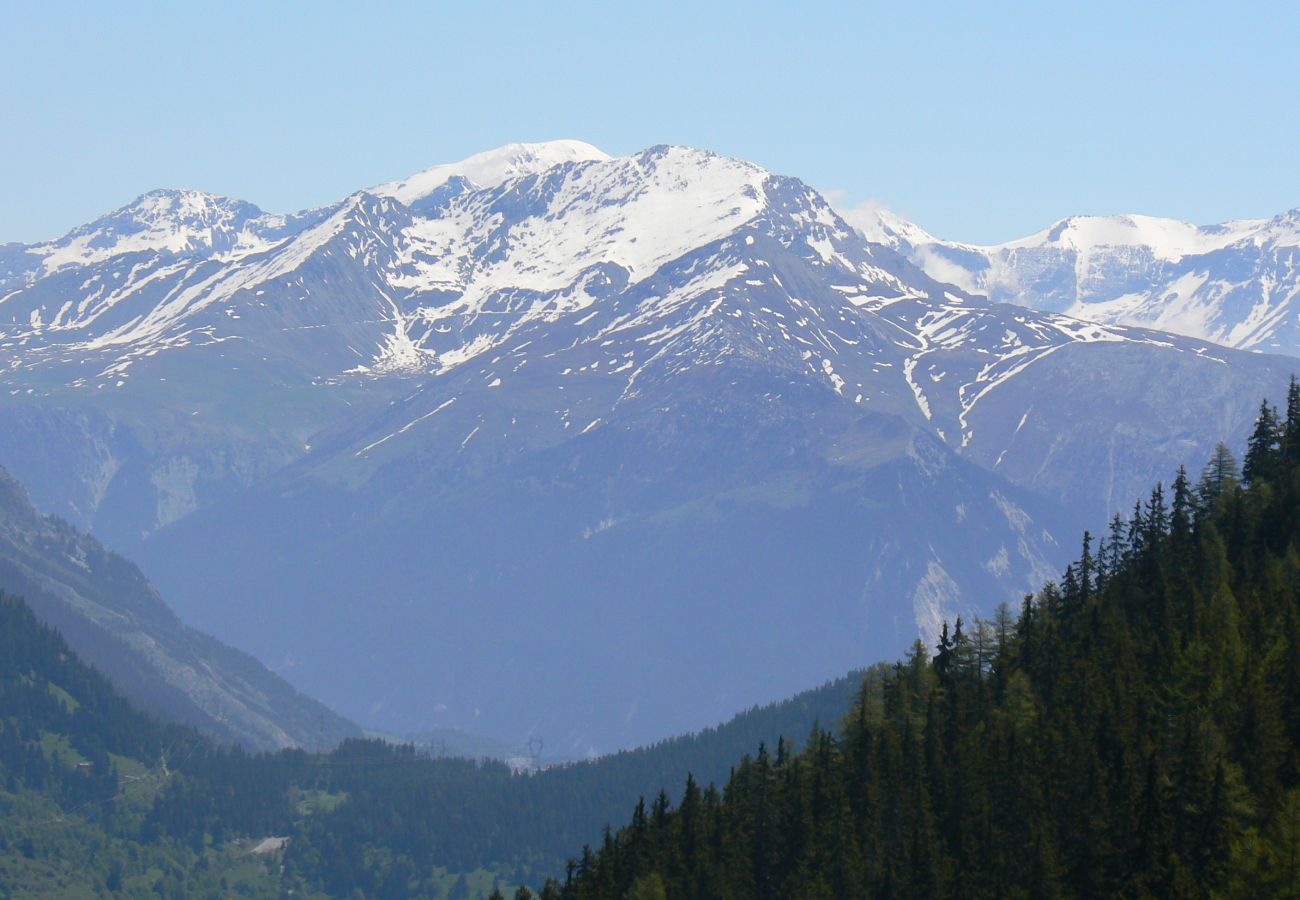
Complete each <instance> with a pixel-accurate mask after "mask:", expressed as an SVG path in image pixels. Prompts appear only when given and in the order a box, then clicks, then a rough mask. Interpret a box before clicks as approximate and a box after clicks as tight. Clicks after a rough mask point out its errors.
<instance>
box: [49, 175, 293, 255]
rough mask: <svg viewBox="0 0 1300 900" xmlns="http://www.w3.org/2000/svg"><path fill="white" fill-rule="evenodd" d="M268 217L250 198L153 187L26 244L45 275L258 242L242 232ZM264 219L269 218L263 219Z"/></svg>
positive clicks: (217, 249)
mask: <svg viewBox="0 0 1300 900" xmlns="http://www.w3.org/2000/svg"><path fill="white" fill-rule="evenodd" d="M271 218H277V217H267V216H266V214H265V213H263V212H262V210H260V209H258V208H257V207H256V206H254V205H253V204H251V203H246V202H244V201H242V200H235V199H232V198H230V197H222V196H219V195H216V194H209V193H206V192H204V191H194V190H155V191H150V192H149V193H147V194H142V195H141V196H139V197H137V198H136V199H135V200H133V201H131V202H130V203H128V204H126V205H125V206H122V207H119V208H118V209H115V210H113V211H112V212H110V213H108V214H107V215H105V216H102V217H100V218H98V219H96V220H95V221H93V222H90V223H89V224H87V225H83V226H81V227H79V228H75V229H73V230H72V231H70V232H68V233H67V234H66V235H64V236H63V237H61V238H57V239H55V240H52V241H48V242H46V243H44V244H38V245H36V246H34V247H32V248H30V252H31V254H33V255H34V256H35V257H37V258H39V259H40V265H41V268H42V270H43V273H44V274H50V273H53V272H56V271H58V270H60V269H63V268H66V267H68V266H87V265H90V264H92V263H96V262H101V261H103V260H106V259H110V258H112V257H115V256H121V255H123V254H128V253H139V252H165V253H186V252H204V251H216V252H220V251H230V250H233V249H235V248H236V247H237V246H239V245H241V244H243V245H245V249H250V250H251V249H252V248H253V245H254V244H260V243H261V242H260V241H257V240H256V239H255V237H254V236H253V235H252V234H244V232H246V231H247V230H248V226H249V225H250V223H253V222H255V221H257V220H262V219H271ZM268 224H269V223H268Z"/></svg>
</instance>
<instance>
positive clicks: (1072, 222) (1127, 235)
mask: <svg viewBox="0 0 1300 900" xmlns="http://www.w3.org/2000/svg"><path fill="white" fill-rule="evenodd" d="M1264 224H1266V222H1265V220H1253V219H1247V220H1242V221H1237V222H1227V223H1224V224H1222V225H1209V226H1200V225H1193V224H1191V223H1190V222H1183V221H1181V220H1179V219H1169V218H1161V217H1158V216H1143V215H1135V214H1130V215H1119V216H1070V217H1069V218H1066V219H1062V220H1061V221H1059V222H1057V223H1056V224H1054V225H1052V226H1051V227H1050V228H1046V229H1044V230H1042V231H1040V232H1037V233H1036V234H1032V235H1030V236H1029V237H1026V238H1021V239H1019V240H1014V241H1008V242H1007V243H1005V244H999V245H997V246H996V247H989V248H986V249H988V250H993V251H996V250H999V249H1008V250H1014V249H1021V248H1030V247H1058V248H1061V249H1064V250H1075V251H1079V252H1085V253H1087V252H1092V251H1094V250H1098V249H1101V248H1110V247H1141V248H1146V249H1147V250H1149V251H1150V252H1151V255H1152V256H1153V257H1155V258H1156V259H1164V260H1177V259H1182V258H1183V257H1184V256H1191V255H1194V254H1201V253H1209V252H1211V251H1214V250H1219V249H1222V248H1224V247H1227V246H1229V245H1231V244H1235V243H1236V242H1237V241H1240V240H1242V239H1244V238H1246V237H1248V236H1250V235H1251V234H1252V233H1254V232H1256V231H1258V230H1259V229H1260V227H1261V226H1263V225H1264Z"/></svg>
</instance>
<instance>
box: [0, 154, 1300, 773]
mask: <svg viewBox="0 0 1300 900" xmlns="http://www.w3.org/2000/svg"><path fill="white" fill-rule="evenodd" d="M430 173H431V174H429V173H426V175H425V176H417V177H415V178H413V179H408V182H409V185H408V187H409V191H408V190H407V189H406V188H400V186H391V185H390V186H385V187H382V188H376V189H374V190H373V191H370V192H365V191H363V192H359V193H357V194H354V195H352V196H351V197H348V198H346V199H344V200H342V201H340V202H339V203H337V204H332V205H330V206H328V207H325V208H322V209H320V210H315V211H308V212H305V213H300V214H298V215H296V216H288V217H269V218H268V217H265V216H264V215H263V216H261V217H259V216H257V215H253V213H252V212H249V213H248V215H249V216H252V218H248V219H247V220H241V221H243V224H241V225H239V226H238V229H237V230H238V233H239V234H241V235H243V234H245V233H247V234H254V235H262V236H264V237H265V240H266V243H265V244H264V245H258V246H259V247H260V249H257V250H255V251H253V252H250V253H246V254H242V253H241V254H235V253H232V252H230V251H228V250H224V249H223V250H212V249H211V247H213V246H215V245H216V244H221V246H222V247H227V246H228V245H230V243H231V241H230V240H227V239H225V238H223V239H222V241H217V240H216V239H215V238H207V237H204V238H202V239H200V237H199V236H195V237H192V238H191V239H189V240H187V241H185V242H179V241H172V242H171V243H168V244H167V245H166V246H164V247H160V248H157V249H154V250H149V251H146V250H138V251H137V250H133V251H132V252H130V253H123V254H119V255H116V256H111V257H108V258H105V259H102V260H98V259H97V260H94V261H88V262H87V263H86V264H85V265H82V266H79V267H78V266H69V267H67V268H64V269H59V270H57V271H55V272H52V273H48V274H43V272H42V271H37V270H36V269H24V270H23V272H25V273H26V274H22V275H21V276H14V277H16V278H19V283H18V284H17V286H16V287H14V288H13V289H12V290H11V291H10V293H8V294H7V295H5V296H4V298H3V299H0V322H2V323H4V324H3V325H0V331H2V332H3V335H2V336H0V363H3V365H0V386H2V387H3V390H4V394H3V396H0V425H3V426H4V427H3V428H0V459H2V460H4V461H5V462H6V463H7V464H8V465H9V466H10V467H11V468H12V469H13V471H15V472H16V473H18V474H19V475H20V477H22V478H23V479H24V481H25V482H26V483H27V484H28V485H29V488H30V490H32V492H33V496H34V497H36V498H37V501H38V503H39V505H41V506H42V507H43V508H47V509H51V510H55V511H57V512H59V513H60V514H62V515H65V516H68V517H69V518H72V519H73V520H74V521H75V522H76V523H78V524H81V525H85V526H88V525H93V526H94V528H95V530H96V533H99V534H101V535H104V536H105V538H106V539H107V540H108V541H109V542H110V543H111V544H112V545H113V546H115V547H119V548H122V549H125V550H127V551H129V552H130V554H131V555H132V556H133V557H134V558H137V559H140V560H142V561H143V562H144V563H145V564H146V565H147V566H148V568H149V570H150V572H151V573H153V574H154V577H155V578H157V579H158V581H159V583H160V584H161V585H162V586H163V588H164V589H165V591H166V593H167V596H168V597H169V598H171V600H172V602H174V603H176V604H177V608H178V609H179V610H180V612H181V613H182V615H184V616H185V617H186V618H187V619H188V620H190V621H192V622H194V623H195V624H197V625H199V626H201V627H203V628H205V629H207V630H210V631H212V632H213V633H215V634H217V635H219V636H220V637H222V638H223V639H226V640H229V641H230V642H232V643H236V644H238V645H240V646H243V647H246V648H248V649H249V650H251V651H252V652H254V653H255V654H256V655H257V656H258V657H259V658H261V659H263V660H267V661H269V662H271V663H273V664H274V665H275V666H276V668H277V670H279V671H282V672H284V673H285V674H286V676H287V677H290V678H293V679H294V680H295V684H297V685H299V686H300V687H303V688H305V689H308V690H310V691H311V692H312V693H313V694H316V695H318V696H322V697H326V698H327V699H329V701H330V702H331V703H334V704H335V705H336V706H337V707H338V708H339V709H341V710H344V711H345V712H346V713H347V714H348V715H350V716H352V717H354V718H357V719H360V720H364V721H366V722H367V723H368V724H372V725H375V726H378V727H381V728H383V729H385V730H389V731H397V732H416V731H421V730H426V729H430V728H444V727H455V728H462V729H468V730H478V731H480V732H486V733H495V734H496V735H497V736H499V737H501V738H504V739H506V740H509V741H510V742H511V743H520V742H522V741H524V740H526V739H527V736H528V735H529V734H530V733H539V732H542V733H545V735H546V737H547V740H548V744H549V745H550V746H554V747H556V748H557V749H559V748H563V752H565V753H566V754H569V753H571V754H574V755H582V754H584V753H586V752H588V751H589V750H592V749H608V748H611V747H618V746H629V745H632V744H636V743H640V742H644V741H646V740H651V739H654V738H656V737H658V736H660V735H662V734H665V733H671V732H675V731H682V730H686V729H690V728H693V727H699V726H701V725H703V724H705V723H708V722H711V721H717V720H719V719H721V718H723V717H724V716H725V715H726V714H728V713H729V712H732V711H734V710H736V709H738V708H742V707H744V706H747V705H749V704H751V703H753V702H757V701H759V700H761V699H764V698H765V697H770V696H776V695H780V694H784V693H788V692H789V691H790V690H793V689H796V688H797V687H798V686H800V685H802V684H809V683H815V682H817V681H820V680H823V679H825V678H828V677H831V676H833V675H834V674H835V673H837V672H842V671H845V670H847V669H849V668H852V667H853V666H855V665H860V664H861V663H862V662H863V661H864V660H866V659H871V658H875V657H881V656H889V655H892V654H894V653H895V652H896V651H897V648H898V647H899V646H901V645H903V644H905V643H906V641H907V640H908V639H910V636H911V635H913V634H915V633H917V632H918V631H920V632H922V633H925V634H933V633H934V632H935V630H936V629H937V628H938V625H939V622H940V621H941V620H942V619H943V618H944V617H952V616H953V615H956V614H957V613H959V612H965V613H967V614H969V613H970V612H973V611H975V610H977V609H982V608H985V607H986V605H987V604H988V603H989V602H991V600H992V598H996V597H1002V596H1006V595H1008V594H1019V593H1021V592H1023V591H1026V590H1029V589H1031V588H1032V587H1033V586H1034V585H1035V584H1037V583H1038V582H1039V581H1041V579H1042V577H1043V575H1044V574H1045V573H1046V572H1048V571H1052V570H1054V568H1055V567H1056V566H1057V565H1059V563H1060V562H1061V561H1062V559H1063V554H1064V551H1063V550H1062V549H1061V547H1060V546H1059V545H1058V542H1057V539H1056V538H1055V537H1054V536H1053V535H1057V534H1060V533H1068V532H1069V531H1070V530H1072V529H1073V528H1074V526H1075V524H1076V523H1079V522H1080V521H1081V518H1080V517H1083V516H1088V517H1090V518H1091V517H1092V516H1094V515H1104V514H1107V513H1109V512H1111V511H1113V510H1114V509H1116V508H1127V507H1128V505H1129V504H1130V503H1131V501H1132V499H1133V497H1134V495H1135V494H1136V493H1137V492H1138V491H1140V490H1141V489H1142V488H1143V486H1144V485H1145V484H1147V483H1148V482H1149V480H1150V478H1151V477H1153V473H1156V472H1163V471H1167V470H1168V468H1169V467H1171V466H1176V465H1177V464H1178V463H1180V462H1185V461H1188V460H1189V459H1195V458H1198V457H1200V456H1203V455H1204V454H1206V453H1208V452H1209V450H1210V448H1211V445H1212V443H1213V441H1215V440H1217V438H1218V436H1219V435H1220V434H1229V435H1233V436H1237V435H1241V434H1243V433H1244V431H1245V430H1246V429H1247V428H1248V427H1249V424H1250V420H1251V416H1252V415H1253V412H1254V409H1255V406H1256V404H1257V402H1258V397H1259V396H1261V395H1263V394H1264V393H1266V392H1267V391H1269V390H1270V389H1272V388H1273V387H1274V386H1275V385H1277V384H1280V383H1282V381H1283V380H1284V379H1285V375H1286V365H1287V364H1286V363H1285V362H1283V361H1280V360H1278V359H1275V358H1269V357H1263V356H1260V355H1256V354H1247V353H1240V352H1235V353H1234V352H1232V351H1226V350H1223V349H1222V348H1217V347H1214V346H1212V345H1207V344H1206V343H1205V342H1202V341H1195V340H1187V339H1182V338H1177V337H1173V336H1170V335H1164V334H1159V333H1154V332H1150V331H1144V330H1141V329H1128V328H1120V327H1101V326H1096V325H1091V324H1088V323H1084V322H1080V321H1078V320H1074V319H1070V318H1068V317H1064V316H1060V315H1057V314H1047V313H1035V312H1032V311H1028V310H1025V309H1022V308H1018V307H1013V306H1005V305H999V304H990V303H988V302H986V301H984V300H982V299H980V298H978V297H975V296H972V295H970V294H967V293H965V292H963V291H961V290H960V289H958V288H954V287H953V286H951V285H948V284H944V283H941V282H940V281H937V280H935V279H934V278H931V277H929V276H928V275H926V274H925V273H924V272H923V271H921V270H920V269H919V268H918V267H917V266H916V265H914V264H913V263H912V262H910V261H909V260H908V259H906V258H905V257H904V256H903V255H901V254H900V253H898V252H897V251H896V250H894V249H891V248H890V247H888V246H884V245H881V244H878V243H871V242H868V241H866V240H864V239H863V238H862V237H861V236H860V235H859V234H857V233H856V232H855V231H854V230H853V229H852V228H851V227H850V226H849V225H848V224H847V223H845V222H844V221H843V219H841V218H840V217H839V216H838V215H837V214H836V213H835V212H834V211H833V210H832V209H831V208H830V206H829V205H828V204H827V203H826V201H825V200H824V198H822V197H821V196H820V195H818V194H817V193H816V192H815V191H813V190H811V189H810V188H808V187H807V186H806V185H804V184H803V183H802V182H799V181H798V180H797V179H793V178H788V177H783V176H779V175H774V174H772V173H769V172H766V171H765V170H763V169H761V168H760V167H758V166H755V165H753V164H751V163H747V162H744V161H742V160H735V159H727V158H723V157H719V156H717V155H715V154H711V153H707V152H704V151H698V150H691V149H689V148H681V147H654V148H650V149H649V150H646V151H644V152H642V153H638V154H634V155H631V156H627V157H621V158H613V159H610V158H606V157H604V155H603V154H600V153H599V152H598V151H594V150H592V149H591V148H585V146H579V145H575V144H572V143H569V142H565V143H561V144H559V145H555V146H551V145H541V146H533V147H524V148H518V147H514V148H503V150H501V151H498V152H494V153H489V154H486V155H484V156H482V157H479V158H475V159H472V160H469V161H466V162H465V163H463V164H457V165H452V166H444V167H435V169H433V170H430ZM403 197H404V198H406V199H407V200H409V201H410V202H409V203H407V202H404V200H403V199H402V198H403ZM219 205H221V206H222V208H227V207H230V208H235V207H238V204H234V202H233V201H231V202H229V203H223V204H219ZM238 208H241V209H242V207H238ZM186 221H188V220H184V221H182V220H180V219H178V224H177V225H176V226H175V227H176V229H182V230H183V229H184V228H186V227H190V226H188V225H186V224H185V222H186ZM223 221H224V220H223ZM258 223H261V224H258ZM205 227H206V226H205ZM230 228H231V229H236V226H235V225H231V226H230ZM101 230H102V229H101ZM156 231H167V229H163V228H162V227H161V226H158V227H156V228H155V227H153V226H151V229H150V232H149V233H150V234H153V233H154V232H156ZM167 233H169V234H170V233H171V232H170V231H168V232H167ZM204 234H207V232H204ZM69 240H71V239H65V240H64V241H62V242H57V241H56V242H54V244H56V245H59V246H63V245H64V244H67V243H68V242H69ZM235 245H237V246H252V245H253V240H252V238H248V239H244V238H242V237H241V238H240V239H239V241H236V242H235ZM133 246H134V245H133ZM22 254H25V257H24V258H32V259H35V258H40V259H44V258H47V257H48V255H49V254H45V255H44V256H42V254H41V251H40V248H39V247H38V248H27V249H26V250H23V251H22ZM22 254H19V255H22ZM15 271H17V269H15ZM1179 383H1181V384H1187V385H1195V386H1196V388H1197V390H1196V391H1195V392H1186V393H1184V394H1180V395H1177V396H1175V397H1173V400H1174V402H1172V403H1170V402H1168V401H1169V399H1170V396H1171V394H1173V389H1172V388H1171V387H1170V386H1171V385H1173V384H1179ZM1079 386H1086V393H1084V394H1082V395H1077V394H1076V390H1077V388H1078V387H1079ZM1066 410H1073V411H1074V415H1075V416H1076V417H1077V421H1074V422H1071V423H1069V427H1066V428H1063V427H1062V423H1061V421H1060V420H1061V417H1062V416H1064V415H1065V413H1066ZM1120 449H1122V450H1123V452H1122V453H1120V452H1117V451H1118V450H1120ZM1098 460H1107V461H1108V467H1107V468H1105V469H1104V470H1102V471H1105V473H1106V474H1105V477H1104V478H1097V477H1095V476H1094V475H1092V474H1090V473H1092V472H1094V471H1097V470H1096V469H1094V468H1090V467H1091V466H1093V464H1094V463H1095V462H1096V461H1098ZM1063 529H1064V532H1063ZM834 621H852V622H854V623H855V625H854V627H853V629H850V630H843V629H839V630H837V631H836V632H835V633H834V634H832V635H831V636H830V637H829V638H827V641H828V643H827V646H826V648H825V652H823V653H821V654H810V653H807V652H806V650H804V649H802V648H805V647H807V646H810V645H811V643H812V642H813V641H815V640H816V639H819V638H823V637H825V636H826V630H827V623H829V622H834ZM738 622H741V623H744V625H743V627H740V628H737V627H735V626H736V623H738ZM683 636H684V637H683ZM672 645H681V646H687V645H689V646H690V647H691V648H692V649H691V650H690V651H689V652H688V651H685V650H684V651H683V654H682V656H681V657H680V658H675V659H664V658H662V656H661V655H658V654H657V653H656V652H655V651H656V648H658V647H660V646H672ZM575 648H577V650H580V652H575ZM710 649H713V650H715V651H716V652H717V653H718V654H720V655H721V656H722V657H723V658H724V659H725V664H723V665H721V666H711V665H707V664H706V663H705V659H706V658H707V657H708V651H709V650H710ZM771 659H781V660H783V661H784V662H783V664H782V665H781V666H773V665H771V664H770V662H769V660H771ZM380 661H383V662H385V663H391V664H392V665H394V666H396V667H397V669H398V671H399V673H400V677H398V678H392V677H388V676H387V675H384V674H381V673H379V672H378V671H377V666H378V663H379V662H380ZM543 661H545V662H543ZM706 669H707V671H706ZM718 670H720V672H721V674H720V675H718V676H717V677H714V678H713V679H712V682H713V690H712V691H710V692H696V691H686V694H687V697H688V700H687V702H686V703H677V702H674V701H673V699H672V698H673V697H674V696H675V695H676V694H677V693H680V692H681V691H680V690H678V688H679V687H682V686H689V685H692V684H695V683H698V682H699V681H700V680H701V679H702V678H703V677H704V676H705V675H706V674H709V675H710V676H712V675H713V674H714V673H715V672H716V671H718Z"/></svg>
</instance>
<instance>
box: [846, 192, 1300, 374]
mask: <svg viewBox="0 0 1300 900" xmlns="http://www.w3.org/2000/svg"><path fill="white" fill-rule="evenodd" d="M847 215H848V216H849V218H850V220H851V221H852V222H853V224H854V225H855V226H857V227H858V228H859V229H860V230H861V232H862V234H863V235H865V236H866V237H867V238H869V239H870V240H873V241H876V242H878V243H881V244H885V245H887V246H889V247H892V248H893V249H895V250H897V251H899V252H900V253H902V254H903V255H905V256H906V257H907V258H908V259H909V260H911V261H912V262H914V263H915V264H916V265H918V266H920V267H921V268H922V269H924V270H925V271H926V272H927V273H928V274H930V275H931V276H933V277H934V278H937V279H939V280H941V281H947V282H951V283H953V284H956V285H960V286H961V287H963V288H964V289H965V290H968V291H971V292H974V293H977V294H982V295H984V296H987V297H988V298H989V299H991V300H993V301H994V302H999V303H1014V304H1017V305H1020V306H1028V307H1031V308H1033V309H1039V310H1045V311H1051V312H1061V313H1065V314H1066V315H1070V316H1076V317H1078V318H1083V319H1088V320H1090V321H1094V322H1101V323H1103V324H1123V325H1137V326H1142V327H1147V328H1158V329H1161V330H1163V331H1170V332H1173V333H1175V334H1182V335H1187V336H1190V337H1196V338H1201V339H1203V340H1208V341H1214V342H1215V343H1219V344H1223V345H1225V346H1228V347H1238V348H1241V349H1249V350H1258V351H1262V352H1266V353H1285V354H1287V355H1290V356H1295V355H1297V354H1300V299H1298V298H1300V209H1293V210H1290V211H1289V212H1285V213H1282V214H1280V215H1277V216H1274V217H1273V218H1271V219H1251V220H1241V221H1234V222H1225V223H1223V224H1221V225H1205V226H1201V225H1193V224H1191V223H1190V222H1182V221H1179V220H1177V219H1167V218H1158V217H1154V216H1141V215H1125V216H1071V217H1070V218H1067V219H1062V220H1061V221H1059V222H1057V223H1055V224H1054V225H1052V226H1051V227H1049V228H1047V229H1044V230H1043V231H1040V232H1037V233H1036V234H1032V235H1030V236H1029V237H1026V238H1021V239H1019V240H1014V241H1009V242H1007V243H1005V244H998V245H995V246H976V245H973V244H963V243H958V242H954V241H945V240H941V239H939V238H936V237H934V236H933V235H931V234H929V233H928V232H926V231H925V230H924V229H922V228H921V227H919V226H917V225H915V224H914V223H911V222H908V221H907V220H905V219H902V218H899V217H898V216H896V215H894V214H893V213H891V212H889V211H888V210H885V209H880V208H871V207H866V208H861V209H858V210H854V211H851V212H849V213H847Z"/></svg>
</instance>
